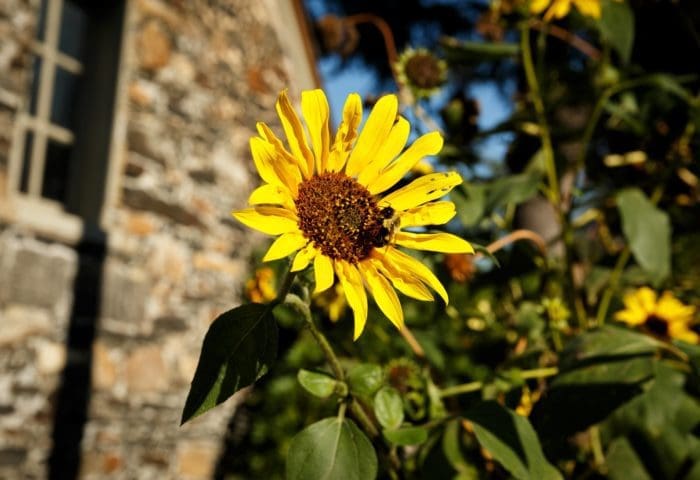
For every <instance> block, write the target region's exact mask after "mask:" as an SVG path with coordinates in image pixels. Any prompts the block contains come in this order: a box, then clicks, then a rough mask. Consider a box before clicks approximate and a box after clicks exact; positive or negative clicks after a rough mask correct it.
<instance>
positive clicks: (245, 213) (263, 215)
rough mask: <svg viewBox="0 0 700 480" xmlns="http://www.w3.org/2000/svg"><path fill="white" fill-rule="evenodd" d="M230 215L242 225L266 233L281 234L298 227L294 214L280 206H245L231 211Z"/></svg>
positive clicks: (295, 229)
mask: <svg viewBox="0 0 700 480" xmlns="http://www.w3.org/2000/svg"><path fill="white" fill-rule="evenodd" d="M232 215H233V216H234V217H235V218H236V220H238V221H239V222H241V223H242V224H243V225H246V226H248V227H250V228H253V229H255V230H258V231H260V232H263V233H267V234H268V235H282V234H283V233H287V232H295V231H297V230H298V229H299V228H298V226H297V222H298V219H297V217H296V215H295V214H294V213H293V212H290V211H289V210H287V209H284V208H280V207H253V208H246V209H243V210H237V211H235V212H232Z"/></svg>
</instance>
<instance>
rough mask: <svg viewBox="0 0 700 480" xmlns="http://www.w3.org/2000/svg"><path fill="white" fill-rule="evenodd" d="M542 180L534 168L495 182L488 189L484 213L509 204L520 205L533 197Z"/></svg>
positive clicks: (540, 174) (540, 173) (539, 172)
mask: <svg viewBox="0 0 700 480" xmlns="http://www.w3.org/2000/svg"><path fill="white" fill-rule="evenodd" d="M541 180H542V172H541V171H539V170H538V169H536V168H533V169H531V170H530V171H527V172H525V173H519V174H517V175H511V176H509V177H503V178H499V179H498V180H495V181H494V182H493V183H491V185H490V186H489V188H488V193H487V197H486V207H485V208H486V211H489V212H490V211H492V210H493V209H495V208H498V207H500V206H505V205H507V204H509V203H515V204H518V203H522V202H524V201H525V200H528V199H530V198H532V197H534V196H535V195H536V194H537V192H538V189H539V185H540V181H541Z"/></svg>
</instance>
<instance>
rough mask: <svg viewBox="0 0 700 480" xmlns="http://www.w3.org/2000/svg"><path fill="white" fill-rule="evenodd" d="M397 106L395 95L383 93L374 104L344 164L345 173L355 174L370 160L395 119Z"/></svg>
mask: <svg viewBox="0 0 700 480" xmlns="http://www.w3.org/2000/svg"><path fill="white" fill-rule="evenodd" d="M398 108H399V101H398V99H397V98H396V95H385V96H383V97H382V98H380V99H379V100H378V101H377V103H376V104H375V105H374V108H373V109H372V112H371V113H370V114H369V117H368V118H367V122H366V123H365V125H364V127H362V133H360V136H359V138H358V139H357V144H356V145H355V148H354V149H353V151H352V153H350V158H348V163H347V165H345V173H346V174H347V175H348V176H351V177H352V176H355V175H357V174H358V173H359V172H360V171H361V170H362V169H363V168H365V166H366V165H367V164H368V163H369V162H370V160H372V156H373V155H374V153H375V152H376V151H377V150H379V148H380V147H381V146H382V143H384V140H385V139H386V137H387V136H388V135H389V132H390V131H391V127H392V126H393V125H394V122H395V121H396V113H397V112H398Z"/></svg>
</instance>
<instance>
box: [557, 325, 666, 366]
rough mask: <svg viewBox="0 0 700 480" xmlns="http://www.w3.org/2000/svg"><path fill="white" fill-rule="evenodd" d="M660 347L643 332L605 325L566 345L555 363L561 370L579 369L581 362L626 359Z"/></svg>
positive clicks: (657, 341) (650, 352) (661, 345)
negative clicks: (616, 358)
mask: <svg viewBox="0 0 700 480" xmlns="http://www.w3.org/2000/svg"><path fill="white" fill-rule="evenodd" d="M661 348H664V344H663V343H662V342H660V341H659V340H657V339H655V338H653V337H650V336H649V335H645V334H643V333H639V332H635V331H632V330H627V329H626V328H621V327H615V326H612V325H605V326H604V327H601V328H599V329H597V330H590V331H588V332H586V333H583V334H581V335H579V336H578V337H576V338H575V339H574V340H572V341H571V342H569V343H568V344H567V346H566V349H564V351H563V352H562V357H561V360H560V363H559V366H560V368H561V370H567V369H571V368H575V367H580V366H581V365H582V364H583V363H584V362H590V361H592V360H594V359H596V358H601V357H602V358H603V359H614V357H624V358H629V357H631V356H635V355H652V354H654V353H656V352H657V351H658V350H659V349H661Z"/></svg>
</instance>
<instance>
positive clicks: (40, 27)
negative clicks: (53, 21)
mask: <svg viewBox="0 0 700 480" xmlns="http://www.w3.org/2000/svg"><path fill="white" fill-rule="evenodd" d="M46 5H47V0H42V1H41V7H40V9H39V22H37V24H36V38H38V39H39V40H40V41H42V42H43V41H44V38H46Z"/></svg>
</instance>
